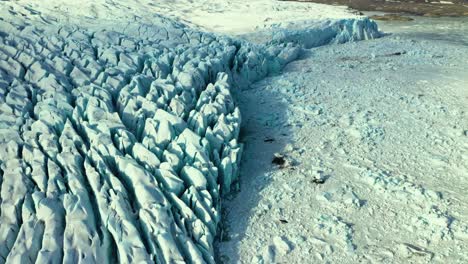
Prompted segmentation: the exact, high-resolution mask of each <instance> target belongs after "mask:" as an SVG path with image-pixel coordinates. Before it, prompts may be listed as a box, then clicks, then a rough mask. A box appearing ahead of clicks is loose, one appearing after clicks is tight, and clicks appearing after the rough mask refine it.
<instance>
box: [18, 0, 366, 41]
mask: <svg viewBox="0 0 468 264" xmlns="http://www.w3.org/2000/svg"><path fill="white" fill-rule="evenodd" d="M14 5H18V6H28V8H31V9H32V10H34V11H35V12H38V13H37V14H36V15H38V16H43V17H44V16H48V15H51V16H54V17H55V19H57V20H58V21H59V22H60V23H61V24H64V23H70V22H75V23H80V24H83V23H86V24H90V25H95V24H96V21H99V23H101V25H103V24H110V25H108V26H111V25H112V24H115V23H116V22H117V21H119V22H121V23H138V24H140V23H142V22H145V23H152V21H153V17H154V15H155V14H160V15H164V16H166V17H172V18H174V19H176V20H178V21H181V22H184V23H186V24H189V25H191V26H193V27H199V28H201V29H204V30H207V31H210V32H218V33H229V34H242V33H250V32H253V31H256V30H258V29H262V28H265V27H270V26H272V25H278V24H282V23H287V22H292V21H301V20H325V19H343V18H346V19H347V18H358V17H359V16H357V15H355V14H354V13H352V12H350V11H349V10H348V9H347V7H345V6H329V5H323V4H315V3H295V2H281V1H276V0H250V1H243V0H229V1H226V0H198V1H190V0H159V1H154V0H125V1H109V0H94V1H90V0H86V1H68V0H44V1H31V0H17V1H15V3H14Z"/></svg>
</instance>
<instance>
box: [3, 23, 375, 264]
mask: <svg viewBox="0 0 468 264" xmlns="http://www.w3.org/2000/svg"><path fill="white" fill-rule="evenodd" d="M154 19H155V23H154V24H151V25H141V24H139V25H127V26H126V27H125V28H123V27H122V28H123V29H122V30H120V31H119V30H112V31H110V30H103V29H99V30H96V29H89V28H84V27H83V28H82V27H79V26H70V27H59V26H56V25H54V24H51V23H48V22H38V21H35V23H33V24H31V23H29V22H28V21H25V20H21V19H18V18H17V17H16V16H15V17H13V16H11V17H6V18H4V19H2V20H1V21H0V144H1V150H0V183H1V195H0V201H1V207H0V209H1V211H0V213H1V214H0V263H33V262H35V263H61V262H62V263H97V262H99V263H116V262H120V263H152V262H156V263H214V250H213V241H214V239H215V237H216V235H217V230H218V227H219V222H220V209H221V198H222V196H223V195H224V194H227V193H229V192H230V191H232V190H233V189H236V188H237V180H238V177H239V165H240V159H241V154H242V144H240V143H239V142H238V137H239V131H240V125H241V113H240V111H239V109H238V108H237V106H236V104H235V101H234V99H233V97H232V94H231V89H233V87H235V88H242V87H245V86H246V85H248V84H249V83H252V82H254V81H257V80H259V79H261V78H264V77H265V76H267V75H269V74H274V73H277V72H278V71H280V70H281V68H282V67H283V66H284V65H285V64H286V63H288V62H290V61H292V60H294V59H296V58H297V57H298V56H299V54H300V51H301V45H302V46H304V47H312V46H314V45H321V44H325V43H330V42H345V41H350V40H359V39H365V38H369V37H373V36H377V29H376V27H375V24H374V23H373V22H370V21H369V20H365V19H364V20H341V21H337V22H333V23H328V24H323V25H322V26H323V28H320V29H318V30H315V29H306V30H303V31H301V30H299V29H294V30H292V29H291V30H280V29H278V30H276V33H275V34H276V36H278V37H275V38H274V40H273V41H272V43H270V44H268V45H265V46H263V45H254V44H250V43H248V42H245V41H240V40H234V39H231V38H228V37H223V36H216V35H212V34H209V33H200V32H197V31H194V30H190V29H188V28H186V27H184V26H182V25H181V24H179V23H176V22H174V21H171V20H168V19H165V18H162V17H155V18H154ZM115 28H118V26H116V27H115ZM317 32H321V33H317Z"/></svg>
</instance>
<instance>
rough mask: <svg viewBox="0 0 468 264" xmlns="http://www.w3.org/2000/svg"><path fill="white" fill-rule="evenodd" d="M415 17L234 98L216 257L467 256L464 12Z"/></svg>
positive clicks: (467, 22)
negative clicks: (229, 179) (233, 157)
mask: <svg viewBox="0 0 468 264" xmlns="http://www.w3.org/2000/svg"><path fill="white" fill-rule="evenodd" d="M415 19H416V20H415V21H412V22H405V23H401V22H394V23H382V24H383V25H382V24H380V26H382V28H383V30H384V31H385V32H392V33H393V35H390V36H387V37H384V38H379V39H376V40H369V41H364V42H359V43H357V42H356V43H345V44H343V45H327V46H322V47H318V48H314V49H311V50H309V51H308V52H307V53H306V55H305V56H304V57H302V58H301V59H300V60H296V61H294V62H292V63H290V64H288V65H287V66H286V67H285V68H284V69H283V72H282V73H281V74H280V75H277V76H272V77H268V78H266V79H263V80H261V81H259V82H257V83H255V84H254V85H253V86H252V87H251V89H249V90H245V91H242V92H241V93H240V94H239V106H240V108H241V110H242V111H243V113H250V114H249V115H245V114H244V118H243V128H242V130H241V142H244V144H245V148H244V154H243V161H242V163H241V165H242V166H241V173H240V175H241V177H240V179H241V188H240V190H241V191H240V192H239V193H238V194H237V195H236V196H234V198H233V199H232V200H230V201H229V202H226V203H225V206H224V207H225V208H226V211H227V214H226V217H224V219H226V223H225V225H224V226H225V229H224V231H223V242H221V243H220V246H219V248H220V259H221V260H223V261H224V262H222V263H468V203H467V202H466V201H468V193H467V190H468V180H467V179H468V115H467V111H466V110H467V106H468V74H467V73H468V35H467V34H466V32H468V19H466V18H457V19H455V18H453V19H450V18H438V19H436V18H433V19H431V18H421V17H416V18H415ZM281 156H282V157H284V159H285V163H284V164H283V165H282V166H277V165H275V164H272V160H273V158H274V157H281Z"/></svg>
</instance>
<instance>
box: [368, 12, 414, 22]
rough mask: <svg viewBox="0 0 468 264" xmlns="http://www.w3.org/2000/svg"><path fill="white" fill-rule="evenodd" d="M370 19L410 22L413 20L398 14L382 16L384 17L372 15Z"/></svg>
mask: <svg viewBox="0 0 468 264" xmlns="http://www.w3.org/2000/svg"><path fill="white" fill-rule="evenodd" d="M370 18H371V19H374V20H381V21H412V20H414V19H413V18H411V17H408V16H402V15H398V14H384V15H373V16H370Z"/></svg>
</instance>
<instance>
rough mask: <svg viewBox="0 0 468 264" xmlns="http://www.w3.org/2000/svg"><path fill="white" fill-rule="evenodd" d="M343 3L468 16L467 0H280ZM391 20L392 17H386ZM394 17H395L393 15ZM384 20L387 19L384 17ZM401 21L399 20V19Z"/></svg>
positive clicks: (389, 10)
mask: <svg viewBox="0 0 468 264" xmlns="http://www.w3.org/2000/svg"><path fill="white" fill-rule="evenodd" d="M281 1H295V2H314V3H321V4H329V5H344V6H348V7H350V8H352V9H355V10H359V11H379V12H387V13H395V14H410V15H418V16H430V17H439V16H468V1H467V0H429V1H430V2H426V1H425V0H395V1H385V0H281ZM388 18H389V19H388V20H392V19H391V18H392V17H388ZM393 18H396V17H393ZM385 20H387V19H386V18H385ZM400 21H401V20H400Z"/></svg>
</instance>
